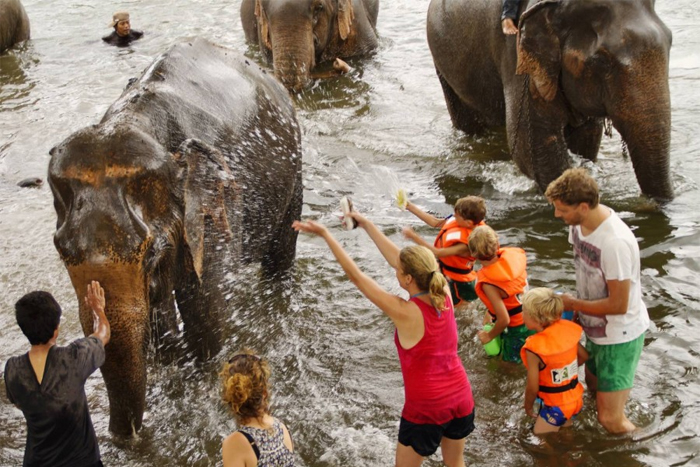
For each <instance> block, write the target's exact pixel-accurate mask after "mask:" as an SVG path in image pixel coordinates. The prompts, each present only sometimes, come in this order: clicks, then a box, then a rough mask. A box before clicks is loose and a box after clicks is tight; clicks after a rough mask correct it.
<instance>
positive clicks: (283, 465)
mask: <svg viewBox="0 0 700 467" xmlns="http://www.w3.org/2000/svg"><path fill="white" fill-rule="evenodd" d="M238 431H240V432H243V433H248V434H249V435H250V436H252V437H253V439H254V440H255V444H257V445H258V449H259V450H260V458H259V459H258V467H293V466H294V454H293V453H292V452H290V451H289V449H287V446H285V445H284V431H283V430H282V423H280V421H279V420H277V419H276V418H275V422H274V423H273V425H272V430H271V432H270V431H268V430H265V429H262V428H253V427H250V426H241V427H238Z"/></svg>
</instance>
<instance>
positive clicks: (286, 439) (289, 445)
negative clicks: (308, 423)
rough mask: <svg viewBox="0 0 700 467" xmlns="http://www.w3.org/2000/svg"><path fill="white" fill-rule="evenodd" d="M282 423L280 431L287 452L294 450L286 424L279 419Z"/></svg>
mask: <svg viewBox="0 0 700 467" xmlns="http://www.w3.org/2000/svg"><path fill="white" fill-rule="evenodd" d="M279 422H280V425H282V431H283V432H284V445H285V446H286V447H287V449H289V452H294V442H293V441H292V435H290V434H289V430H288V429H287V425H285V424H284V423H283V422H282V421H281V420H280V421H279Z"/></svg>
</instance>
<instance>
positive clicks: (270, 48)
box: [241, 0, 379, 91]
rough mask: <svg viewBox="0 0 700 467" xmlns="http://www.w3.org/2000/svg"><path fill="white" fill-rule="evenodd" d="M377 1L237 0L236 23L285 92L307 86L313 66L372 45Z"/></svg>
mask: <svg viewBox="0 0 700 467" xmlns="http://www.w3.org/2000/svg"><path fill="white" fill-rule="evenodd" d="M378 14H379V0H243V1H242V2H241V21H242V23H243V31H244V32H245V37H246V39H247V40H248V41H249V42H254V43H259V44H260V49H261V50H262V51H263V53H264V55H265V57H266V58H267V59H268V60H269V61H271V62H272V63H273V66H274V69H275V76H277V78H278V79H279V80H280V81H282V83H283V84H284V85H285V86H286V87H287V88H288V89H290V90H293V91H300V90H302V89H303V88H304V87H306V86H308V85H309V83H310V82H311V78H312V75H311V73H312V70H313V69H314V68H315V67H316V65H317V64H319V63H321V62H324V61H328V60H333V59H335V58H348V57H354V56H357V55H363V54H366V53H368V52H370V51H372V50H374V49H376V48H377V45H378V39H377V31H376V26H377V15H378Z"/></svg>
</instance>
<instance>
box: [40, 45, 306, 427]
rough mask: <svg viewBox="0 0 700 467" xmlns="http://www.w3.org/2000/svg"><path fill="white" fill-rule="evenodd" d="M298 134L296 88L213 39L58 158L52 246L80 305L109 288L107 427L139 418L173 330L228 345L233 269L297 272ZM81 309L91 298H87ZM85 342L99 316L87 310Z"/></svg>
mask: <svg viewBox="0 0 700 467" xmlns="http://www.w3.org/2000/svg"><path fill="white" fill-rule="evenodd" d="M300 141H301V136H300V130H299V126H298V124H297V120H296V114H295V111H294V108H293V106H292V102H291V99H290V98H289V95H288V93H287V91H286V90H285V89H284V88H283V87H282V86H281V85H280V84H279V83H278V82H277V81H276V80H275V79H274V78H272V77H271V76H269V75H266V74H265V73H263V72H262V71H261V70H260V69H259V68H258V67H257V66H253V65H251V64H250V63H249V62H248V61H247V60H245V58H244V57H242V56H240V54H238V53H236V52H234V51H232V50H229V49H225V48H222V47H219V46H216V45H214V44H212V43H210V42H207V41H205V40H203V39H196V40H194V41H193V42H191V43H181V44H177V45H175V46H173V47H172V48H171V49H170V50H169V51H167V52H166V53H164V54H163V55H161V56H160V57H158V58H157V59H156V60H155V61H154V62H153V63H152V64H151V65H150V66H149V67H148V69H146V71H144V73H143V74H142V75H141V77H140V78H139V79H138V80H137V81H136V82H135V83H133V84H131V85H130V86H129V87H128V88H127V89H126V90H125V91H124V93H123V94H122V95H121V97H120V98H119V99H118V100H117V101H116V102H115V103H114V104H113V105H112V106H111V107H110V108H109V109H108V110H107V113H106V114H105V115H104V117H103V118H102V120H101V121H100V123H99V124H97V125H93V126H90V127H87V128H84V129H82V130H79V131H78V132H76V133H74V134H72V135H71V136H69V137H68V138H67V139H66V140H64V141H63V142H62V143H60V144H59V145H57V146H56V147H54V148H53V149H52V150H51V161H50V164H49V182H50V185H51V189H52V192H53V195H54V206H55V209H56V214H57V217H58V220H57V225H56V233H55V236H54V243H55V245H56V249H57V250H58V252H59V254H60V257H61V259H62V260H63V262H64V263H65V266H66V268H67V269H68V273H69V275H70V278H71V281H72V283H73V286H74V288H75V291H76V294H77V295H78V297H81V296H82V295H84V293H85V292H84V291H85V288H86V284H87V283H88V281H90V280H98V281H100V283H102V284H103V285H104V288H105V292H106V298H107V304H108V309H107V310H106V312H107V315H108V317H109V320H110V323H111V325H112V340H111V342H110V344H109V345H108V346H107V349H106V350H107V359H106V362H105V364H104V366H103V367H102V374H103V376H104V379H105V383H106V386H107V391H108V394H109V402H110V422H109V427H110V430H111V431H113V432H115V433H118V434H126V435H128V434H131V433H133V432H135V431H136V430H138V429H139V428H140V426H141V423H142V417H143V412H144V405H145V388H146V386H145V385H146V367H145V358H146V345H147V343H148V340H149V336H150V335H151V330H152V329H153V338H154V339H156V344H158V343H159V342H162V341H160V339H165V338H166V337H167V334H168V333H171V334H176V333H177V332H178V331H177V323H176V308H175V306H176V303H177V310H178V311H179V314H180V317H181V319H182V323H183V325H184V338H185V342H186V344H187V347H188V350H190V351H192V352H193V353H194V354H195V355H196V356H197V357H199V358H207V357H208V356H210V355H213V354H215V353H216V352H218V351H219V350H220V346H221V339H220V337H221V336H219V333H220V332H221V324H222V319H224V316H223V314H222V312H223V311H225V305H226V303H225V302H226V292H227V284H229V285H230V283H231V279H230V276H229V277H226V276H227V275H230V274H231V272H233V273H235V271H236V266H238V265H239V264H241V263H242V262H249V261H260V262H262V265H263V271H267V272H269V273H274V272H276V271H281V270H285V269H287V268H289V267H290V266H291V264H292V262H293V259H294V255H295V248H296V233H295V232H294V231H293V230H292V229H291V228H290V225H291V223H292V221H293V220H294V219H297V218H298V217H299V215H300V211H301V201H302V199H301V197H302V182H301V165H302V161H301V142H300ZM81 302H82V301H81ZM80 321H81V323H82V325H83V330H84V331H85V333H86V334H88V333H90V332H92V330H91V329H90V326H91V323H92V319H91V317H90V316H89V310H88V309H87V308H85V306H84V304H83V303H80Z"/></svg>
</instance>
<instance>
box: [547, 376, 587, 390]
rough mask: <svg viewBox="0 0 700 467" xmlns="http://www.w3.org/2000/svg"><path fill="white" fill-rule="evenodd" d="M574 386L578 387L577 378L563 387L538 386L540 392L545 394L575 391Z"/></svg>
mask: <svg viewBox="0 0 700 467" xmlns="http://www.w3.org/2000/svg"><path fill="white" fill-rule="evenodd" d="M576 386H578V377H576V378H574V379H572V380H571V381H569V384H565V385H563V386H556V387H553V386H540V392H544V393H545V394H559V393H562V392H566V391H571V390H572V389H576Z"/></svg>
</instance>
